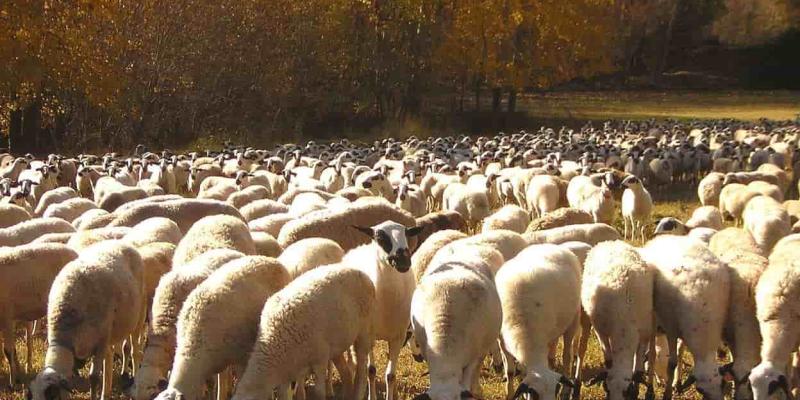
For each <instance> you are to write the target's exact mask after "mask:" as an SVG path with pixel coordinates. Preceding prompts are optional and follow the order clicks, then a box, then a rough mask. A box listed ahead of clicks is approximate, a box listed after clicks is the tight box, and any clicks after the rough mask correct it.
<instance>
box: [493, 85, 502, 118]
mask: <svg viewBox="0 0 800 400" xmlns="http://www.w3.org/2000/svg"><path fill="white" fill-rule="evenodd" d="M502 95H503V89H501V88H493V89H492V112H493V113H497V112H499V111H500V97H501V96H502Z"/></svg>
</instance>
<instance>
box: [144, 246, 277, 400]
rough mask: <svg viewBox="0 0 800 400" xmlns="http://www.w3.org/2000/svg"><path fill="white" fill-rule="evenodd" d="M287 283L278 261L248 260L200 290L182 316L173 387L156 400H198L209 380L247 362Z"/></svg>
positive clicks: (229, 266) (232, 265)
mask: <svg viewBox="0 0 800 400" xmlns="http://www.w3.org/2000/svg"><path fill="white" fill-rule="evenodd" d="M287 283H289V273H288V272H286V268H284V267H283V266H282V265H280V263H279V262H278V261H277V260H275V259H274V258H268V257H262V256H246V257H242V258H239V259H236V260H233V261H230V262H229V263H227V264H225V265H223V266H222V267H220V268H219V269H217V270H216V271H214V272H213V273H212V274H211V276H209V277H208V278H207V279H206V280H205V281H203V283H201V284H200V285H198V286H197V288H195V289H194V290H193V291H192V292H191V293H190V294H189V297H187V298H186V301H185V302H184V303H183V307H182V308H181V312H180V314H179V315H178V324H177V328H178V331H177V333H178V335H177V339H178V341H177V344H178V346H177V348H176V349H175V361H174V362H173V364H172V372H171V374H170V377H169V383H168V384H167V388H166V389H165V390H164V391H163V392H161V393H160V394H159V395H158V396H156V399H157V400H167V399H172V400H177V399H181V398H188V399H197V398H199V397H200V395H201V394H202V393H203V390H202V388H203V386H204V383H205V382H206V380H207V379H209V378H211V377H212V376H214V375H215V374H218V373H221V372H222V371H223V370H224V369H225V368H227V367H228V366H229V365H232V364H239V365H241V364H244V363H246V360H247V357H248V353H249V352H250V351H251V350H252V349H253V344H254V343H255V341H256V337H257V334H258V329H257V327H258V320H259V316H260V314H261V310H262V309H263V308H264V303H265V302H266V301H267V299H268V298H269V296H271V295H272V294H274V293H275V292H277V291H278V290H280V289H282V288H283V287H284V286H286V284H287ZM222 392H223V393H222V395H225V396H226V395H227V393H224V391H222Z"/></svg>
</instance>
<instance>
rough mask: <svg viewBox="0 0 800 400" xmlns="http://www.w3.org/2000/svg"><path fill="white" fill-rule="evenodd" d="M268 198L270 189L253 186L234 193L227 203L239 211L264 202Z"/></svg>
mask: <svg viewBox="0 0 800 400" xmlns="http://www.w3.org/2000/svg"><path fill="white" fill-rule="evenodd" d="M267 197H269V189H267V188H266V187H264V186H261V185H251V186H248V187H246V188H244V189H242V190H239V191H237V192H234V193H232V194H231V195H229V196H228V199H227V200H226V201H227V202H228V204H230V205H232V206H234V207H236V208H237V209H241V208H242V207H244V206H246V205H248V204H250V203H252V202H254V201H257V200H263V199H266V198H267Z"/></svg>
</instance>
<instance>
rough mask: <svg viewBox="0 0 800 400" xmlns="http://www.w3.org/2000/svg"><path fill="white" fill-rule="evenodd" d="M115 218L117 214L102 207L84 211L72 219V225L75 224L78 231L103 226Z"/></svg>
mask: <svg viewBox="0 0 800 400" xmlns="http://www.w3.org/2000/svg"><path fill="white" fill-rule="evenodd" d="M114 218H116V215H115V214H111V213H109V212H108V211H106V210H103V209H102V208H96V209H93V210H89V211H87V212H85V213H83V214H82V215H81V216H80V217H78V218H75V219H74V220H73V221H72V226H74V227H75V229H76V230H78V231H85V230H89V229H96V228H103V227H105V226H106V225H108V224H110V223H111V221H113V220H114Z"/></svg>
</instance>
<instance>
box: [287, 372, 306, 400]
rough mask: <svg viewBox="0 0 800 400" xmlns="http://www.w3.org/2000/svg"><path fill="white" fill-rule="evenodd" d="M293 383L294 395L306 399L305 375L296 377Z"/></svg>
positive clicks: (300, 399) (302, 399) (301, 399)
mask: <svg viewBox="0 0 800 400" xmlns="http://www.w3.org/2000/svg"><path fill="white" fill-rule="evenodd" d="M294 385H295V387H294V397H295V398H296V399H297V400H306V376H305V375H302V376H299V377H297V379H295V381H294ZM290 394H291V392H290Z"/></svg>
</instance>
